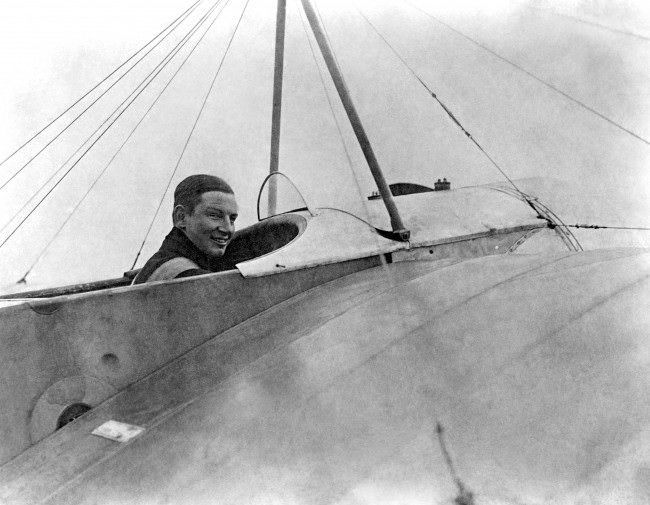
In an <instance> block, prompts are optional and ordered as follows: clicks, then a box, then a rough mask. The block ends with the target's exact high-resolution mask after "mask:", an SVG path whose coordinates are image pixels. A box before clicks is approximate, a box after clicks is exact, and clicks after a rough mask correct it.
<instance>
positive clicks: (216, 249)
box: [206, 244, 228, 258]
mask: <svg viewBox="0 0 650 505" xmlns="http://www.w3.org/2000/svg"><path fill="white" fill-rule="evenodd" d="M226 247H228V244H226V245H224V246H216V245H213V246H211V247H210V248H209V249H208V251H206V252H207V253H208V254H209V255H210V256H212V257H213V258H221V256H223V255H224V254H225V252H226Z"/></svg>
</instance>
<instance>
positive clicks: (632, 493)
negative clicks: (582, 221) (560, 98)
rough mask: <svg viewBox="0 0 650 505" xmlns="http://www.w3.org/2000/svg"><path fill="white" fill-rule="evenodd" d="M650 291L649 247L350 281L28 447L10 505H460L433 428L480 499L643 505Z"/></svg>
mask: <svg viewBox="0 0 650 505" xmlns="http://www.w3.org/2000/svg"><path fill="white" fill-rule="evenodd" d="M649 275H650V253H648V252H647V251H644V250H638V249H618V250H599V251H590V252H585V253H563V254H555V255H541V256H540V255H517V254H514V255H499V256H489V257H483V258H479V259H473V260H466V261H456V262H454V261H452V260H445V261H438V262H403V263H394V264H391V265H388V266H386V267H377V268H373V269H370V270H365V271H362V272H358V273H355V274H351V275H348V276H346V277H344V278H341V279H337V280H335V281H332V282H329V283H327V284H325V285H322V286H319V287H317V288H314V289H311V290H309V291H307V292H306V293H303V294H301V295H298V296H296V297H294V298H291V299H289V300H287V301H285V302H283V303H281V304H279V305H277V306H275V307H273V308H271V309H269V310H267V311H265V312H263V313H261V314H259V315H258V316H255V317H253V318H251V319H249V320H247V321H245V322H244V323H241V324H239V325H237V326H236V327H234V328H232V329H230V330H228V331H226V332H224V333H222V334H221V335H218V336H216V337H215V338H213V339H212V340H210V341H208V342H207V343H205V344H203V345H201V346H200V347H198V348H196V349H194V350H192V351H190V352H189V353H187V354H186V355H184V356H182V357H180V358H179V359H177V360H175V361H173V362H172V363H170V364H169V365H167V366H165V367H164V368H162V369H160V370H158V371H157V372H155V373H153V374H151V375H150V376H148V377H146V378H145V379H143V380H140V381H139V382H137V383H135V384H133V385H132V386H130V387H129V388H127V389H126V390H124V391H122V392H120V393H118V394H117V395H116V396H115V397H113V398H112V399H110V400H108V401H107V402H105V403H104V404H102V405H100V406H99V407H97V408H95V409H93V411H91V412H89V413H88V414H86V415H85V416H83V417H82V418H80V419H78V420H77V421H75V422H73V423H71V424H70V425H68V426H66V427H65V428H63V429H62V430H59V431H57V432H56V433H55V434H53V435H52V436H50V437H48V438H46V439H45V440H43V441H42V442H40V443H39V444H37V445H35V446H33V447H31V448H30V449H28V450H27V451H25V452H24V453H23V454H21V455H20V456H18V457H17V458H15V459H14V460H13V461H11V462H9V463H8V464H6V465H5V466H4V467H3V468H2V469H1V470H0V501H2V503H7V504H22V503H41V502H42V503H48V504H58V503H62V504H63V503H65V504H71V503H88V504H90V503H195V504H202V503H245V504H254V503H313V504H316V503H337V504H352V503H373V504H377V503H397V502H399V503H423V504H424V503H426V504H431V503H450V502H451V500H453V497H454V496H456V494H457V491H458V490H457V487H456V484H455V483H454V480H453V478H452V474H451V472H450V469H449V467H448V465H447V463H446V462H445V459H444V457H443V454H442V451H441V447H440V443H439V440H438V439H437V436H436V433H435V426H436V423H437V422H440V423H441V424H442V426H444V428H445V437H446V438H445V442H446V445H447V448H448V450H449V453H450V456H451V458H452V460H453V464H454V467H455V471H456V472H457V476H458V478H459V479H461V480H462V482H463V483H464V484H465V485H466V486H467V487H468V488H469V489H471V490H472V492H474V494H475V499H476V503H479V504H483V503H503V504H521V503H525V504H536V503H558V504H563V503H577V502H581V501H582V502H584V503H596V504H597V503H603V504H604V503H639V504H640V503H648V496H649V493H650V486H649V484H648V482H649V481H650V393H649V392H650V373H649V372H650V370H649V368H650V367H649V357H650V344H649V341H648V335H650V316H649V315H648V310H647V307H648V306H650V303H649V302H650V290H649V289H648V288H649V280H648V276H649ZM108 419H116V420H119V421H124V422H128V423H132V424H136V425H140V426H143V427H145V429H146V431H145V432H144V433H143V434H142V435H140V436H138V437H136V438H135V439H133V440H132V441H130V442H128V443H124V444H120V443H117V442H112V441H109V440H105V439H102V438H98V437H95V436H93V435H91V434H90V432H91V431H92V430H93V429H94V428H96V427H97V426H98V425H100V424H102V423H103V422H105V421H106V420H108Z"/></svg>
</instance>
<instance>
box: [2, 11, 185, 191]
mask: <svg viewBox="0 0 650 505" xmlns="http://www.w3.org/2000/svg"><path fill="white" fill-rule="evenodd" d="M191 10H192V11H193V10H194V9H192V8H191ZM190 14H191V11H190V12H188V13H187V14H186V15H185V17H184V18H183V19H182V20H181V21H180V22H179V23H178V24H177V25H176V26H175V27H174V28H173V29H172V30H170V31H169V32H168V33H167V34H166V35H165V36H164V37H162V38H161V39H160V40H159V41H158V42H156V44H155V45H154V46H152V47H151V48H150V49H149V50H148V51H147V52H146V53H144V54H143V55H142V56H141V57H140V58H139V59H138V60H137V61H136V62H135V63H134V64H133V65H131V66H130V67H129V68H128V69H127V70H126V72H124V73H123V74H122V75H121V76H120V77H118V78H117V79H116V80H115V81H114V82H113V83H112V84H111V85H110V86H109V87H108V88H106V89H105V90H104V91H103V92H102V93H101V94H100V95H99V96H98V97H97V98H95V99H94V100H93V101H92V102H91V103H90V105H88V106H87V107H86V108H85V109H84V110H82V111H81V112H80V113H79V114H78V115H77V116H75V118H74V119H73V120H72V121H70V122H69V123H68V124H67V125H66V126H65V127H64V128H63V129H62V130H61V131H60V132H59V133H57V134H56V135H55V136H54V137H53V138H51V139H50V140H49V141H48V142H47V143H46V144H45V145H44V146H43V147H42V148H41V149H40V150H39V151H38V152H37V153H36V154H34V155H33V156H32V157H31V158H29V160H27V162H25V163H24V164H23V165H22V166H21V167H20V168H19V169H18V170H17V171H16V172H14V173H13V174H12V175H11V177H9V178H8V179H7V180H6V181H4V182H3V183H2V185H0V190H2V189H3V188H5V187H6V186H7V184H9V183H10V182H11V181H12V180H14V178H16V176H18V174H20V173H21V172H22V171H23V170H24V169H25V168H27V166H28V165H29V164H30V163H31V162H32V161H34V160H35V159H36V158H37V157H38V156H39V155H40V154H41V153H42V152H43V151H45V150H46V149H47V148H48V147H49V146H50V145H52V143H53V142H54V141H55V140H57V139H58V138H59V137H60V136H61V135H63V133H65V132H66V131H67V130H68V128H70V127H71V126H72V125H73V124H74V123H76V122H77V120H78V119H79V118H80V117H81V116H83V115H84V114H85V113H86V112H87V111H88V110H89V109H90V108H91V107H92V106H93V105H95V104H96V103H97V102H98V101H99V100H100V99H101V98H102V97H103V96H104V95H106V93H108V92H109V91H110V90H111V89H113V87H114V86H115V85H116V84H117V83H119V82H120V81H121V80H122V78H124V77H125V76H126V75H127V74H128V73H129V72H130V71H131V70H132V69H133V68H134V67H135V66H137V65H138V64H139V63H140V62H141V61H142V60H143V59H144V58H146V57H147V56H148V55H149V54H150V53H151V51H153V50H154V49H155V48H156V47H158V46H159V45H160V44H161V43H162V42H163V41H164V40H165V39H166V38H167V37H168V36H169V35H171V34H172V33H173V31H174V30H175V29H176V28H178V26H180V24H181V23H182V22H183V21H185V19H187V17H188V16H189V15H190ZM102 125H103V123H102ZM75 154H76V153H75ZM73 156H74V154H73ZM66 163H67V161H66ZM39 191H40V190H39Z"/></svg>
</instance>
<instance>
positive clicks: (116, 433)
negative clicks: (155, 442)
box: [92, 419, 144, 442]
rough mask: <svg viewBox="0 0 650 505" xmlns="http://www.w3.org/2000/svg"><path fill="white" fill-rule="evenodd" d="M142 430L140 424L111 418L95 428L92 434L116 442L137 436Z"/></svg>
mask: <svg viewBox="0 0 650 505" xmlns="http://www.w3.org/2000/svg"><path fill="white" fill-rule="evenodd" d="M143 431H144V428H142V427H141V426H135V425H133V424H127V423H121V422H119V421H114V420H112V419H111V420H110V421H106V422H105V423H104V424H102V425H101V426H98V427H97V428H95V429H94V430H93V431H92V434H93V435H97V436H98V437H103V438H108V439H109V440H115V441H116V442H127V441H129V440H131V439H132V438H133V437H137V436H138V435H139V434H140V433H142V432H143Z"/></svg>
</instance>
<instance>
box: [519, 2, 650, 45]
mask: <svg viewBox="0 0 650 505" xmlns="http://www.w3.org/2000/svg"><path fill="white" fill-rule="evenodd" d="M524 5H525V6H526V7H527V8H529V9H535V10H537V11H542V12H546V13H548V14H552V15H554V16H558V17H562V18H566V19H570V20H571V21H574V22H576V23H582V24H585V25H589V26H595V27H597V28H600V29H601V30H607V31H608V32H612V33H617V34H620V35H627V36H629V37H636V38H638V39H641V40H650V37H646V36H645V35H641V34H640V33H635V32H632V31H628V30H620V29H618V28H613V27H611V26H607V25H603V24H601V23H596V22H594V21H588V20H586V19H582V18H579V17H576V16H571V15H569V14H564V13H562V12H556V11H554V10H551V9H545V8H543V7H538V6H536V5H531V4H528V3H525V4H524Z"/></svg>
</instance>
